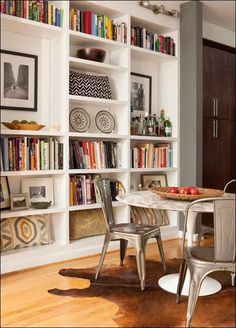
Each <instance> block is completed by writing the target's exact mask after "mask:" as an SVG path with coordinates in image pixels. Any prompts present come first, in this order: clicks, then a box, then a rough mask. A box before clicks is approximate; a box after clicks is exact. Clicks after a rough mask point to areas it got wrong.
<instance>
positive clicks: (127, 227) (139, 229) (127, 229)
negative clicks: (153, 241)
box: [110, 223, 160, 235]
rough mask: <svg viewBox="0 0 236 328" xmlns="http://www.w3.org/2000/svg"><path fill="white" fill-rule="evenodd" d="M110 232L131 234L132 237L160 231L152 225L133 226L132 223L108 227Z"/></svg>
mask: <svg viewBox="0 0 236 328" xmlns="http://www.w3.org/2000/svg"><path fill="white" fill-rule="evenodd" d="M110 229H111V231H114V232H119V233H125V234H132V235H145V234H149V233H150V232H153V233H155V232H158V231H159V230H160V228H159V227H156V226H152V225H144V224H136V225H135V224H133V223H120V224H116V225H114V226H111V227H110Z"/></svg>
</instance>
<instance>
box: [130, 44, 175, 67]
mask: <svg viewBox="0 0 236 328" xmlns="http://www.w3.org/2000/svg"><path fill="white" fill-rule="evenodd" d="M130 50H131V58H132V59H136V60H140V61H145V62H149V63H168V62H173V61H177V57H176V56H170V55H166V54H163V53H161V52H156V51H153V50H149V49H143V48H139V47H136V46H130Z"/></svg>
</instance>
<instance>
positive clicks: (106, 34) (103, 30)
mask: <svg viewBox="0 0 236 328" xmlns="http://www.w3.org/2000/svg"><path fill="white" fill-rule="evenodd" d="M70 29H71V30H72V31H78V32H83V33H87V34H91V35H94V36H98V37H101V38H105V39H108V40H114V41H118V42H123V43H127V26H126V23H125V22H122V23H120V24H115V23H114V21H113V20H112V19H110V18H109V17H107V16H105V15H97V14H94V13H92V12H91V11H89V10H85V11H81V10H79V9H74V8H71V9H70Z"/></svg>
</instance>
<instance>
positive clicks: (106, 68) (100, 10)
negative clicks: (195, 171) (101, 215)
mask: <svg viewBox="0 0 236 328" xmlns="http://www.w3.org/2000/svg"><path fill="white" fill-rule="evenodd" d="M55 3H57V6H58V7H63V8H64V27H63V28H60V27H54V26H50V25H47V24H44V23H38V22H33V21H28V20H26V19H23V18H18V17H13V16H9V15H4V14H1V30H2V38H1V39H2V40H1V48H2V49H5V50H11V51H17V52H22V53H28V54H34V55H37V56H38V111H37V112H23V111H11V110H2V112H1V118H2V121H6V122H11V121H12V120H13V119H18V120H22V119H27V120H34V121H37V122H38V123H41V124H44V125H45V128H44V129H42V130H40V131H37V132H35V131H27V132H26V131H16V130H7V129H4V128H3V127H2V129H1V132H2V135H3V136H19V135H24V136H52V137H56V138H57V139H59V140H60V141H62V142H63V143H64V167H63V170H48V171H25V172H22V171H21V172H16V171H15V172H2V175H3V176H7V177H8V180H9V185H10V191H11V193H18V192H20V180H21V178H22V177H26V176H30V177H52V178H53V182H54V196H55V204H54V206H51V207H49V208H48V209H46V210H35V209H29V210H24V211H14V212H11V211H9V210H7V211H2V213H1V219H4V218H10V217H13V216H14V217H16V216H24V215H27V216H28V215H33V214H45V213H47V214H48V215H49V217H50V225H51V231H52V236H53V240H54V242H53V244H51V245H48V246H37V247H28V248H23V249H20V250H15V251H11V252H6V253H3V254H2V272H10V271H15V270H20V269H23V268H28V267H32V266H37V265H42V264H47V263H51V262H56V261H61V260H64V259H70V258H79V257H81V256H85V255H89V254H94V253H99V252H100V251H101V248H102V244H103V238H104V237H103V236H95V237H88V238H84V239H80V240H78V241H73V242H72V241H70V240H69V213H70V211H74V210H84V209H90V208H91V209H92V208H99V207H100V205H99V204H92V205H79V206H73V207H70V206H69V176H70V174H74V173H78V174H86V173H101V174H102V176H104V177H113V178H117V179H119V180H122V182H123V184H124V185H125V187H126V189H127V190H137V186H138V184H139V183H140V177H141V174H142V173H156V172H160V173H166V174H167V178H168V184H169V185H178V176H179V173H178V172H179V168H178V154H179V150H178V149H179V146H178V135H179V132H178V126H179V95H178V85H179V83H178V66H179V64H178V55H177V56H175V57H173V56H169V55H165V54H162V53H157V52H153V51H150V50H146V49H142V48H138V47H134V46H131V45H130V29H131V24H132V25H133V24H137V25H138V26H141V27H146V28H149V29H150V30H152V31H155V32H158V33H163V34H164V35H168V36H172V37H173V38H174V40H175V43H176V53H177V54H178V23H177V22H174V21H173V20H174V19H173V18H169V17H168V18H166V21H165V20H163V18H161V19H159V18H158V17H159V16H155V15H153V14H152V13H150V11H148V10H146V9H143V8H140V7H138V5H137V3H136V2H133V1H127V5H124V2H123V1H122V2H119V1H108V2H107V1H86V2H85V1H70V2H69V1H55ZM122 3H123V6H124V7H122ZM70 4H71V5H72V6H73V7H74V8H79V9H80V10H85V9H88V10H91V11H92V12H94V13H97V14H105V15H107V16H109V17H110V18H112V19H113V20H114V21H117V22H126V24H127V32H128V33H127V40H128V43H127V44H123V43H118V42H115V41H111V40H106V39H103V38H99V37H95V36H92V35H88V34H84V33H81V32H76V31H71V30H69V28H68V27H69V7H70ZM136 7H137V16H136V14H135V10H136V9H135V8H136ZM141 9H142V10H141ZM140 10H141V11H140ZM129 12H130V13H129ZM127 13H129V14H127ZM150 15H151V16H150ZM149 16H150V17H151V19H150V18H149ZM159 20H160V21H161V24H160V22H159ZM168 20H172V21H171V23H169V21H168ZM163 22H164V23H165V24H163ZM84 46H91V47H96V48H102V49H105V50H106V53H107V55H106V59H105V62H104V63H96V62H93V61H87V60H82V59H79V58H77V56H76V52H77V50H78V49H79V48H80V47H84ZM70 69H73V70H78V71H81V72H91V73H95V74H104V75H108V76H109V77H110V82H111V88H112V94H113V99H112V100H107V99H99V98H88V97H80V96H71V95H69V70H70ZM131 72H135V73H140V74H145V75H151V76H152V113H156V114H157V115H158V114H159V111H160V108H164V109H165V110H166V114H167V115H168V116H170V118H171V121H172V123H173V137H172V138H160V137H148V136H131V135H130V105H129V103H130V73H131ZM74 107H82V108H84V109H85V110H86V111H87V112H88V113H89V115H90V117H91V127H90V128H89V130H88V131H87V132H86V133H76V132H73V131H72V130H71V129H70V126H69V113H70V110H71V109H72V108H74ZM101 109H106V110H108V111H110V112H111V113H112V115H113V116H114V117H115V120H116V127H115V131H114V132H113V133H111V134H103V133H99V131H98V130H97V129H96V126H95V123H94V118H95V115H96V113H97V112H98V111H99V110H101ZM55 124H59V125H60V131H58V132H52V131H50V130H49V127H50V126H52V125H55ZM72 137H73V138H78V139H79V140H110V141H115V142H121V143H122V168H118V169H96V170H87V169H86V170H81V169H78V170H77V169H76V170H70V169H69V139H70V138H72ZM140 142H142V143H143V142H145V143H147V142H150V143H157V142H160V143H163V142H165V143H166V142H170V143H172V145H173V168H168V169H133V168H130V147H131V146H132V145H134V144H135V143H140ZM113 204H114V211H115V215H116V217H117V220H118V221H119V220H120V221H121V220H126V221H127V220H128V219H129V208H128V206H124V205H122V204H121V203H119V202H113ZM169 217H170V225H169V226H167V227H163V229H162V237H163V239H168V238H172V237H177V236H178V229H177V215H175V214H173V213H170V214H169ZM112 247H113V248H114V247H117V244H116V243H114V244H113V246H112V244H111V248H112Z"/></svg>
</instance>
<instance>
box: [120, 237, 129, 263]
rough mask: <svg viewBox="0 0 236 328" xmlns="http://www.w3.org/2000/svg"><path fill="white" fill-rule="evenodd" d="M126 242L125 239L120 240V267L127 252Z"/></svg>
mask: <svg viewBox="0 0 236 328" xmlns="http://www.w3.org/2000/svg"><path fill="white" fill-rule="evenodd" d="M127 245H128V241H127V240H125V239H121V240H120V265H123V264H124V259H125V254H126V250H127Z"/></svg>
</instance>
